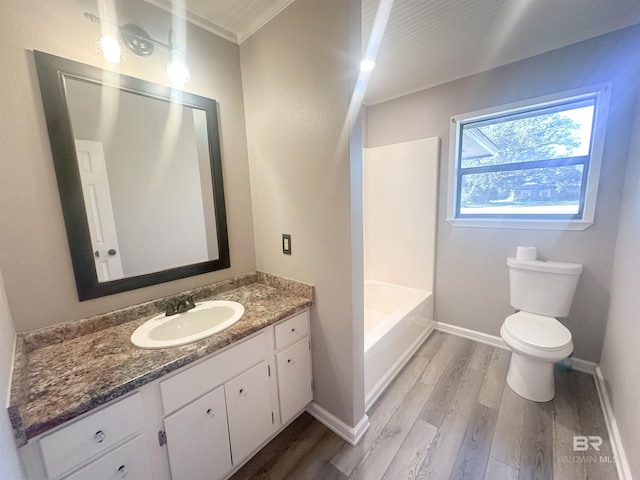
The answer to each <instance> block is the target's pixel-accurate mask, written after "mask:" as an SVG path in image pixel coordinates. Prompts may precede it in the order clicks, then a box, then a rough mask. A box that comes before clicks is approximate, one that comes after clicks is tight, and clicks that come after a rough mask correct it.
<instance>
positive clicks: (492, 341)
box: [436, 322, 509, 350]
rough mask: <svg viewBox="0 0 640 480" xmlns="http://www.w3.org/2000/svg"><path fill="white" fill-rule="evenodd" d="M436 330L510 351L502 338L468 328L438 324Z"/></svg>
mask: <svg viewBox="0 0 640 480" xmlns="http://www.w3.org/2000/svg"><path fill="white" fill-rule="evenodd" d="M436 330H440V331H441V332H446V333H451V334H452V335H457V336H459V337H464V338H468V339H469V340H475V341H476V342H480V343H486V344H487V345H491V346H492V347H496V348H502V349H503V350H509V347H507V344H506V343H504V340H502V338H500V337H496V336H495V335H489V334H488V333H482V332H476V331H475V330H469V329H468V328H463V327H458V326H457V325H451V324H449V323H442V322H436Z"/></svg>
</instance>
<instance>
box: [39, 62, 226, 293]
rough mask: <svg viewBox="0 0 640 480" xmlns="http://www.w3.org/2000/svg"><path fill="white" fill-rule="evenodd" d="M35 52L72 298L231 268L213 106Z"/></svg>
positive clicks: (190, 97)
mask: <svg viewBox="0 0 640 480" xmlns="http://www.w3.org/2000/svg"><path fill="white" fill-rule="evenodd" d="M35 56H36V65H37V69H38V77H39V80H40V88H41V91H42V98H43V104H44V107H45V114H46V117H47V126H48V129H49V137H50V141H51V148H52V153H53V157H54V164H55V168H56V175H57V178H58V186H59V190H60V198H61V202H62V207H63V211H64V216H65V224H66V227H67V236H68V240H69V246H70V253H71V258H72V262H73V266H74V273H75V277H76V286H77V289H78V296H79V298H80V300H85V299H88V298H95V297H99V296H103V295H109V294H112V293H116V292H121V291H125V290H130V289H133V288H140V287H143V286H147V285H153V284H156V283H160V282H166V281H169V280H175V279H178V278H182V277H186V276H191V275H197V274H200V273H205V272H209V271H213V270H219V269H221V268H228V267H229V247H228V239H227V227H226V216H225V205H224V191H223V185H222V166H221V158H220V144H219V137H218V122H217V105H216V102H215V101H214V100H211V99H207V98H204V97H200V96H197V95H193V94H188V93H184V92H179V91H176V90H171V89H169V88H167V87H163V86H160V85H156V84H153V83H149V82H145V81H142V80H139V79H135V78H132V77H126V76H124V75H118V74H116V73H113V72H107V71H103V70H101V69H98V68H95V67H90V66H88V65H83V64H80V63H77V62H73V61H70V60H66V59H62V58H59V57H55V56H52V55H48V54H45V53H42V52H35Z"/></svg>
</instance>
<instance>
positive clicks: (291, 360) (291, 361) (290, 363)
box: [287, 358, 296, 365]
mask: <svg viewBox="0 0 640 480" xmlns="http://www.w3.org/2000/svg"><path fill="white" fill-rule="evenodd" d="M287 363H288V364H289V365H294V364H295V363H296V362H294V361H293V359H292V358H290V359H289V360H287Z"/></svg>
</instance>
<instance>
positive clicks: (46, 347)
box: [9, 272, 313, 446]
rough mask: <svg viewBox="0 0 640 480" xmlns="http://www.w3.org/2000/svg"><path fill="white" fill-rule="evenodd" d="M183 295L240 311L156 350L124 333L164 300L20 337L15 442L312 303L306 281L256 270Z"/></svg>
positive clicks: (12, 408)
mask: <svg viewBox="0 0 640 480" xmlns="http://www.w3.org/2000/svg"><path fill="white" fill-rule="evenodd" d="M188 293H194V296H195V298H196V302H199V301H202V300H208V299H216V300H233V301H236V302H239V303H241V304H242V305H243V306H244V308H245V312H244V315H243V317H242V319H241V320H239V321H238V322H237V323H236V324H234V325H233V326H231V327H229V328H228V329H226V330H224V331H222V332H220V333H217V334H215V335H213V336H211V337H208V338H206V339H203V340H200V341H197V342H194V343H191V344H188V345H183V346H179V347H171V348H164V349H158V350H145V349H141V348H137V347H134V346H133V345H132V344H131V342H130V336H131V334H132V333H133V331H134V330H135V329H136V328H138V326H140V325H141V324H142V323H144V322H145V321H146V320H148V319H149V318H150V317H152V316H154V315H156V314H157V313H159V312H161V311H163V310H162V304H163V301H164V300H165V299H159V300H156V301H154V302H148V303H146V304H142V305H136V306H134V307H128V308H126V309H122V310H118V311H116V312H110V313H109V314H105V315H100V316H96V317H92V318H91V319H85V320H80V321H77V322H69V323H66V324H61V325H57V326H54V327H51V328H48V329H45V330H40V331H37V332H32V333H27V334H20V335H18V337H17V339H16V354H15V360H14V370H13V378H12V384H11V394H10V395H11V396H10V402H9V417H10V419H11V423H12V425H13V430H14V434H15V437H16V443H17V445H18V446H23V445H26V443H27V441H28V440H29V439H31V438H33V437H35V436H37V435H39V434H41V433H44V432H46V431H48V430H50V429H52V428H54V427H56V426H58V425H60V424H62V423H63V422H66V421H68V420H71V419H72V418H75V417H77V416H78V415H81V414H83V413H85V412H88V411H89V410H91V409H93V408H96V407H98V406H100V405H102V404H104V403H106V402H108V401H110V400H113V399H114V398H117V397H119V396H121V395H124V394H125V393H127V392H130V391H132V390H134V389H136V388H138V387H140V386H142V385H145V384H147V383H149V382H151V381H153V380H156V379H157V378H160V377H162V376H163V375H165V374H167V373H169V372H172V371H174V370H176V369H178V368H180V367H182V366H184V365H187V364H189V363H191V362H193V361H195V360H198V359H200V358H203V357H205V356H207V355H209V354H211V353H213V352H216V351H217V350H219V349H221V348H223V347H226V346H227V345H229V344H231V343H233V342H235V341H237V340H240V339H242V338H244V337H246V336H248V335H250V334H252V333H254V332H256V331H258V330H260V329H262V328H264V327H266V326H268V325H271V324H273V323H275V322H277V321H279V320H282V319H284V318H286V317H288V316H290V315H293V314H295V313H297V312H299V311H301V310H303V309H305V308H307V307H310V306H311V305H312V303H313V287H312V286H310V285H307V284H304V283H299V282H294V281H291V280H286V279H283V278H281V277H276V276H273V275H269V274H264V273H262V272H253V273H251V274H246V275H242V276H240V277H236V278H234V279H231V280H227V281H223V282H218V283H215V284H212V285H209V286H207V287H202V288H199V289H196V290H193V291H190V292H184V293H183V294H188ZM183 294H180V295H183ZM176 296H178V295H173V296H172V297H176Z"/></svg>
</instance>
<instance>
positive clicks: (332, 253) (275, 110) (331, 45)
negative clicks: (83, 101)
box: [240, 0, 364, 426]
mask: <svg viewBox="0 0 640 480" xmlns="http://www.w3.org/2000/svg"><path fill="white" fill-rule="evenodd" d="M353 3H355V4H356V7H357V8H356V10H357V11H359V2H353ZM348 7H349V2H348V1H347V0H330V1H317V0H297V1H296V2H294V3H292V4H291V5H289V6H288V7H287V8H286V9H285V10H284V11H282V12H281V13H280V14H279V15H278V16H277V17H276V18H274V19H273V20H272V21H271V22H269V24H267V25H266V26H265V27H263V28H262V29H261V30H259V31H258V32H257V33H256V34H254V35H253V36H252V37H251V38H249V39H248V40H246V41H245V42H244V43H243V44H242V46H241V48H240V51H241V58H242V76H243V82H244V92H245V111H246V118H247V136H248V144H249V163H250V168H251V193H252V196H253V212H254V229H255V234H256V239H257V241H256V261H257V265H258V268H259V269H260V270H264V271H267V272H271V273H275V274H278V275H282V276H285V277H290V278H295V279H298V280H302V281H306V282H309V283H312V284H314V285H315V288H316V290H315V291H316V304H315V306H314V308H313V309H312V314H311V315H312V318H311V328H312V334H311V338H312V343H313V375H314V385H315V392H314V400H315V402H316V403H318V404H319V405H320V406H321V407H322V408H324V409H325V410H327V411H329V412H330V413H332V414H333V415H335V416H336V417H338V418H339V419H341V420H342V421H344V422H345V423H347V424H348V425H351V426H353V425H355V423H357V422H358V421H359V420H360V419H361V417H362V416H363V415H364V380H363V363H362V362H363V356H364V346H363V341H364V340H363V331H362V328H363V321H362V308H363V307H362V302H363V296H362V281H363V273H362V231H361V230H362V216H361V215H362V213H361V203H362V201H361V195H362V193H361V190H362V189H361V185H362V171H361V154H362V149H361V143H359V142H360V140H359V138H360V135H359V134H357V133H356V137H357V138H356V140H354V141H355V142H356V143H357V148H354V150H357V153H356V154H355V155H354V157H353V158H352V159H351V162H352V164H350V153H349V148H350V143H349V127H348V125H349V121H348V120H349V118H348V111H347V109H348V105H349V94H350V83H349V78H348V76H347V72H348V67H349V64H350V65H352V66H353V65H358V64H359V59H358V56H356V58H352V59H351V61H350V63H349V58H348V56H347V49H348V45H349V40H350V39H349V38H348V34H349V32H350V33H351V34H353V35H355V36H356V38H357V41H356V42H355V43H356V44H358V48H359V35H360V34H359V18H355V20H356V25H357V27H356V29H350V28H349V27H348V21H349V20H353V19H354V17H353V16H349V14H348ZM348 30H349V31H348ZM357 55H359V53H357ZM351 168H353V169H354V178H352V179H350V175H351V173H350V169H351ZM350 182H353V183H354V184H355V188H357V189H358V191H357V192H355V197H356V198H357V199H358V200H357V201H356V202H359V205H358V204H356V205H354V206H353V208H354V210H355V212H354V213H353V214H352V211H351V209H352V206H351V197H352V193H353V192H352V191H351V184H350ZM352 215H354V216H353V217H352ZM283 233H289V234H291V239H292V243H291V245H292V255H291V256H288V255H283V254H282V251H281V234H283ZM352 241H353V242H354V244H355V249H356V251H355V252H353V253H352V250H351V248H352V246H351V245H352ZM358 242H359V245H358ZM354 259H356V260H355V263H356V266H355V267H354V266H352V261H353V260H354ZM352 282H353V284H358V287H357V288H358V291H359V293H353V294H352V285H353V284H352ZM352 309H353V310H354V311H356V312H357V311H358V310H359V311H360V315H359V316H358V314H357V313H356V316H355V317H354V314H353V313H352Z"/></svg>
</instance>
